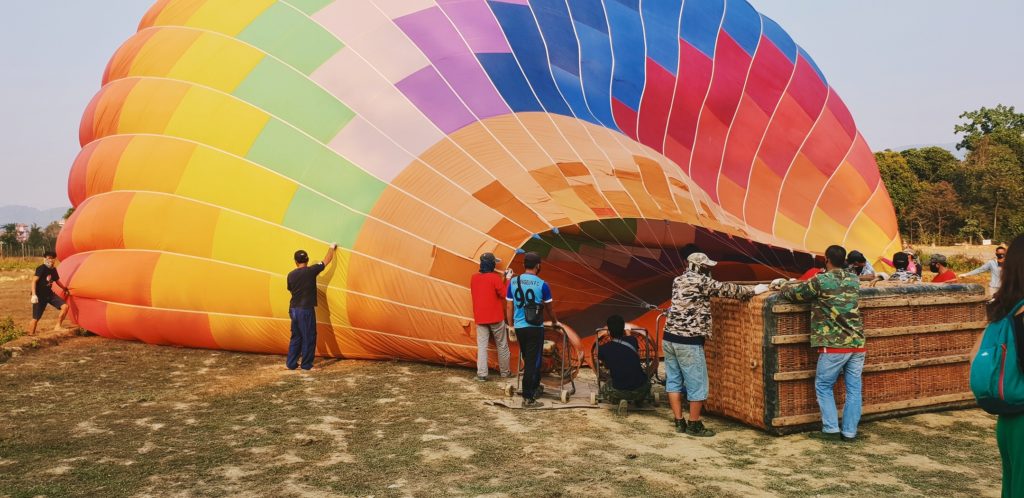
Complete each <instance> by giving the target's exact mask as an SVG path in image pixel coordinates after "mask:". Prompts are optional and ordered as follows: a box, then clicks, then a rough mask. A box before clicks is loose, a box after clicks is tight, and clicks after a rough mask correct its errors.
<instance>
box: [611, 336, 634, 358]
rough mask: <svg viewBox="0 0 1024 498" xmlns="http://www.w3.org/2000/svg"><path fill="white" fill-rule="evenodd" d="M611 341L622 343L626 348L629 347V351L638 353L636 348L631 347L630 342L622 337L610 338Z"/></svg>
mask: <svg viewBox="0 0 1024 498" xmlns="http://www.w3.org/2000/svg"><path fill="white" fill-rule="evenodd" d="M612 342H614V343H617V344H622V345H623V346H626V347H627V348H629V350H630V351H632V352H634V353H636V354H637V355H639V354H640V352H639V351H637V350H636V348H635V347H633V345H632V344H630V343H628V342H626V341H623V340H622V339H612Z"/></svg>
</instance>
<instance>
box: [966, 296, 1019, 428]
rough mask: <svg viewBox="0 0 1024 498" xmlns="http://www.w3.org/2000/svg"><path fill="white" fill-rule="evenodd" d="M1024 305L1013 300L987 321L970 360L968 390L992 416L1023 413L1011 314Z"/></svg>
mask: <svg viewBox="0 0 1024 498" xmlns="http://www.w3.org/2000/svg"><path fill="white" fill-rule="evenodd" d="M1022 305H1024V301H1021V302H1019V303H1017V305H1016V306H1014V307H1013V311H1012V312H1010V313H1009V314H1008V315H1006V316H1005V317H1004V318H1003V319H1002V320H998V321H995V322H992V323H990V324H988V326H987V327H985V332H984V334H983V335H982V339H981V348H980V349H978V355H977V356H975V357H974V362H973V363H971V391H973V392H974V397H975V398H976V399H977V400H978V406H980V407H981V408H982V409H983V410H985V411H986V412H989V413H991V414H994V415H1013V414H1017V413H1024V374H1022V373H1021V370H1020V365H1018V362H1017V341H1016V340H1015V339H1014V334H1013V329H1014V315H1016V314H1017V311H1019V310H1020V308H1021V306H1022Z"/></svg>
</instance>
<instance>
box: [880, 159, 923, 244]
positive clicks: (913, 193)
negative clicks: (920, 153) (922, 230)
mask: <svg viewBox="0 0 1024 498" xmlns="http://www.w3.org/2000/svg"><path fill="white" fill-rule="evenodd" d="M875 161H876V162H877V163H878V171H879V173H881V175H882V181H883V182H885V188H886V189H887V190H888V191H889V197H890V198H891V199H892V205H893V207H894V208H895V209H896V219H897V220H899V222H900V229H901V231H906V229H907V228H909V223H910V222H911V220H910V209H911V208H912V207H913V205H914V201H915V200H916V199H917V195H918V190H919V188H920V185H919V184H920V181H919V180H918V179H917V176H916V175H915V174H914V171H913V170H912V169H910V166H909V165H908V164H907V159H906V158H905V157H903V156H902V155H901V154H900V153H898V152H893V151H891V150H886V151H884V152H875ZM905 223H906V224H907V225H904V224H905Z"/></svg>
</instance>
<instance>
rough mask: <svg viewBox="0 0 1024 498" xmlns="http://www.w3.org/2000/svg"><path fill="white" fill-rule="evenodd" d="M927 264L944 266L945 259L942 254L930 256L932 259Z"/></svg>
mask: <svg viewBox="0 0 1024 498" xmlns="http://www.w3.org/2000/svg"><path fill="white" fill-rule="evenodd" d="M928 263H929V264H931V263H940V264H943V265H944V264H946V257H945V256H943V255H942V254H932V257H931V258H930V259H929V260H928Z"/></svg>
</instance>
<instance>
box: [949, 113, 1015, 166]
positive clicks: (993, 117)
mask: <svg viewBox="0 0 1024 498" xmlns="http://www.w3.org/2000/svg"><path fill="white" fill-rule="evenodd" d="M960 119H966V120H968V122H966V123H961V124H958V125H956V126H954V127H953V132H954V133H956V134H960V133H963V134H964V138H963V139H962V140H961V141H960V143H958V144H957V145H956V148H957V150H960V149H967V150H969V151H974V150H977V149H978V147H980V144H981V141H982V140H983V139H986V138H987V139H991V140H995V141H997V142H1000V143H1003V144H1004V145H1007V146H1010V147H1011V148H1013V149H1015V153H1017V155H1018V156H1021V152H1024V150H1022V149H1021V148H1020V147H1019V146H1020V145H1024V137H1022V136H1021V132H1022V131H1024V114H1021V113H1019V112H1017V111H1016V110H1014V108H1013V106H1009V107H1007V106H1005V105H1002V104H999V105H996V106H995V107H994V108H992V109H989V108H987V107H982V108H981V109H978V110H976V111H967V112H965V113H963V114H961V115H960Z"/></svg>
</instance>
